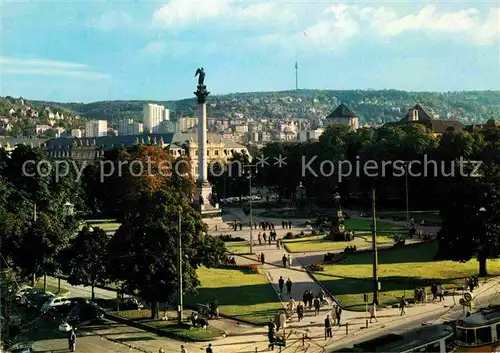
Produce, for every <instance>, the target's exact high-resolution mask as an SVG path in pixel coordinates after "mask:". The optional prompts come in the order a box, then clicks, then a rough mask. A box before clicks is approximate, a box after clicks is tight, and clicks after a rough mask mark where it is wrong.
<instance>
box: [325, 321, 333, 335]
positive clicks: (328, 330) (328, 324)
mask: <svg viewBox="0 0 500 353" xmlns="http://www.w3.org/2000/svg"><path fill="white" fill-rule="evenodd" d="M328 337H330V338H331V337H333V335H332V320H331V319H330V315H326V319H325V340H326V339H327V338H328Z"/></svg>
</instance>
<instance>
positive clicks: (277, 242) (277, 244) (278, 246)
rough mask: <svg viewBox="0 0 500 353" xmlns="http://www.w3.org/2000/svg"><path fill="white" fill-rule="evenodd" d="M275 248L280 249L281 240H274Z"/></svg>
mask: <svg viewBox="0 0 500 353" xmlns="http://www.w3.org/2000/svg"><path fill="white" fill-rule="evenodd" d="M276 247H277V248H278V250H280V249H281V240H279V239H278V240H276Z"/></svg>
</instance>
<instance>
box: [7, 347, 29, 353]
mask: <svg viewBox="0 0 500 353" xmlns="http://www.w3.org/2000/svg"><path fill="white" fill-rule="evenodd" d="M10 352H11V353H33V349H32V348H30V347H24V348H14V349H12V350H11V351H10Z"/></svg>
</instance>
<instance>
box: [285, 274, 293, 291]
mask: <svg viewBox="0 0 500 353" xmlns="http://www.w3.org/2000/svg"><path fill="white" fill-rule="evenodd" d="M286 294H288V295H291V294H292V280H291V279H290V277H288V279H287V281H286Z"/></svg>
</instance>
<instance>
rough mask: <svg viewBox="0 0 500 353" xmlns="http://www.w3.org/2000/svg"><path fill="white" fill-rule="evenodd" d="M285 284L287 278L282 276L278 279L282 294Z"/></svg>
mask: <svg viewBox="0 0 500 353" xmlns="http://www.w3.org/2000/svg"><path fill="white" fill-rule="evenodd" d="M284 285H285V280H284V279H283V276H280V279H279V280H278V287H279V288H280V295H281V294H282V293H283V286H284Z"/></svg>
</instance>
